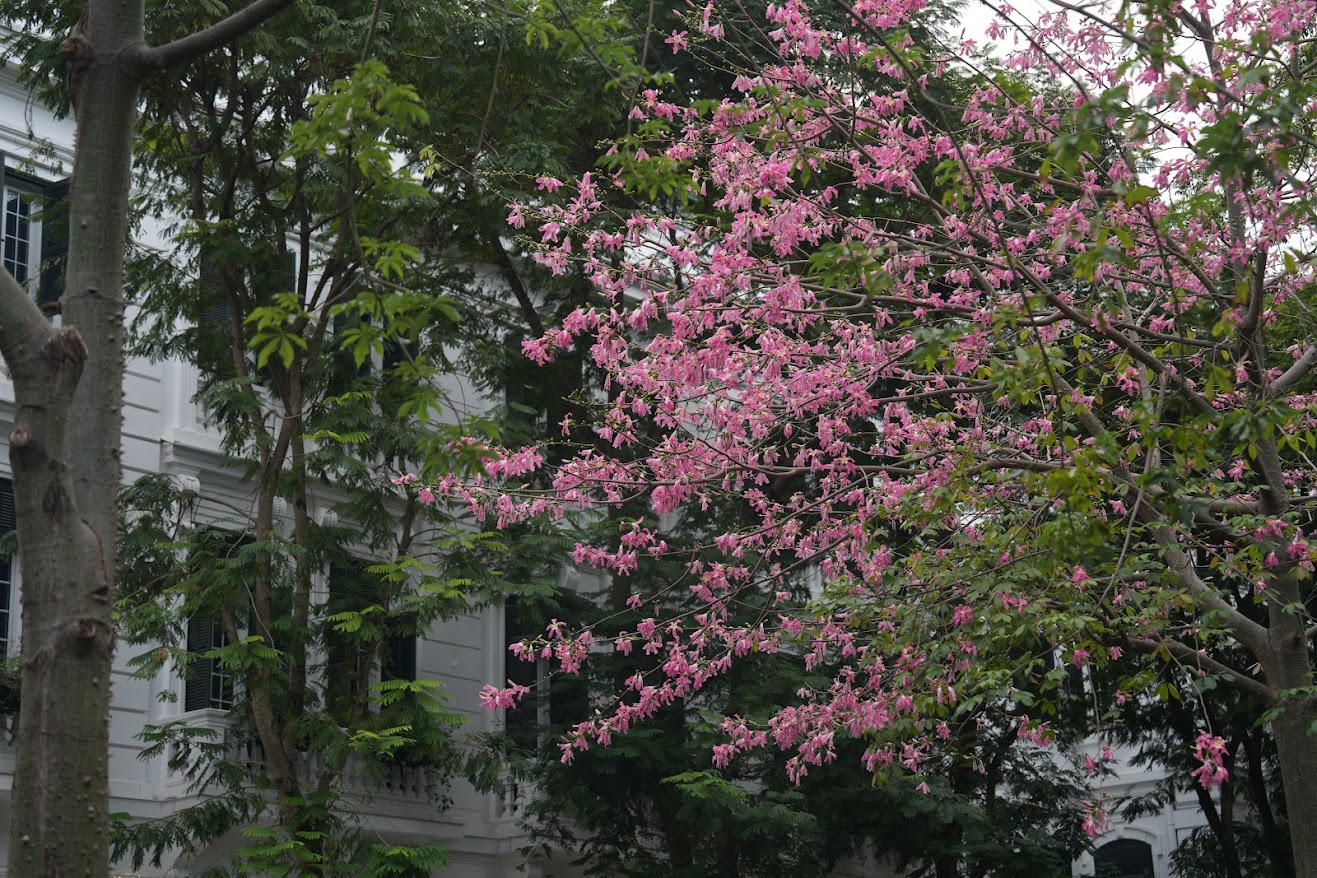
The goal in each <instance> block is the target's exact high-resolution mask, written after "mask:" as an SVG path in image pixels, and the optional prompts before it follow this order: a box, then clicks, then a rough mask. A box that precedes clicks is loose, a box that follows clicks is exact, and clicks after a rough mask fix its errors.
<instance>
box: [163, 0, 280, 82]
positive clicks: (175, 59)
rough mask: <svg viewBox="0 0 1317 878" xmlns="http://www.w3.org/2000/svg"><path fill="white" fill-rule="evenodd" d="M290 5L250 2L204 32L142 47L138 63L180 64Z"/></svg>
mask: <svg viewBox="0 0 1317 878" xmlns="http://www.w3.org/2000/svg"><path fill="white" fill-rule="evenodd" d="M292 4H293V0H254V2H252V3H250V4H248V5H247V6H244V7H243V8H242V9H239V10H238V11H237V12H235V13H233V14H232V15H230V16H229V17H227V18H224V19H221V20H220V21H217V22H215V23H214V24H212V25H211V26H210V27H208V28H205V29H204V30H199V31H197V32H196V33H194V34H189V35H188V36H186V37H182V38H181V39H177V40H174V41H173V42H170V43H165V44H164V45H163V46H142V47H141V50H140V51H139V52H138V62H139V63H140V64H141V65H142V67H143V68H145V69H147V70H163V69H164V68H166V67H173V66H175V65H178V64H184V63H186V62H188V61H191V60H193V59H194V58H199V57H201V56H202V55H204V54H206V53H207V52H209V51H211V50H212V49H217V48H219V47H220V46H222V45H224V44H225V43H227V42H229V41H230V40H233V39H236V38H238V37H240V36H242V35H243V34H245V33H247V32H248V31H250V30H252V29H254V28H256V27H258V26H260V25H261V24H262V23H264V22H265V21H266V20H267V19H269V18H270V17H271V16H273V15H274V14H275V13H277V12H280V11H282V10H283V9H285V8H286V7H288V6H291V5H292Z"/></svg>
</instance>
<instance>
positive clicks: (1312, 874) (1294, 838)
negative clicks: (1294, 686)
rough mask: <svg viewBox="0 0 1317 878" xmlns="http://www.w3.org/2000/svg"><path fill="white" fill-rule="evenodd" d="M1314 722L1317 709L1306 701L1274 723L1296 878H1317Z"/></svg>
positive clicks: (1292, 708) (1316, 761)
mask: <svg viewBox="0 0 1317 878" xmlns="http://www.w3.org/2000/svg"><path fill="white" fill-rule="evenodd" d="M1314 720H1317V709H1314V708H1313V705H1312V704H1311V703H1309V702H1308V701H1307V700H1306V699H1305V701H1304V702H1303V705H1302V707H1300V706H1299V705H1298V704H1294V705H1291V707H1290V709H1288V710H1286V711H1285V713H1284V715H1282V716H1281V717H1280V718H1279V719H1277V720H1276V721H1275V722H1273V723H1272V731H1273V732H1274V733H1275V735H1276V752H1277V754H1278V755H1279V757H1280V776H1281V786H1282V788H1283V789H1284V791H1285V809H1286V812H1287V813H1288V815H1289V824H1290V844H1291V847H1292V849H1293V853H1294V875H1295V878H1317V832H1313V830H1312V828H1313V827H1314V826H1317V737H1314V736H1313V735H1310V734H1308V727H1309V726H1310V725H1311V724H1312V723H1313V722H1314Z"/></svg>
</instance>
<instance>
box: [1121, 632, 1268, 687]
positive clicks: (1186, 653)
mask: <svg viewBox="0 0 1317 878" xmlns="http://www.w3.org/2000/svg"><path fill="white" fill-rule="evenodd" d="M1123 640H1124V645H1125V646H1126V647H1127V648H1129V649H1132V650H1134V651H1135V652H1140V653H1143V654H1144V655H1154V654H1156V653H1157V652H1159V651H1161V650H1163V649H1164V650H1166V652H1167V653H1169V654H1170V656H1171V657H1172V658H1174V659H1175V660H1176V661H1177V662H1178V663H1179V664H1181V665H1187V666H1189V667H1193V668H1197V669H1199V670H1202V671H1207V672H1209V673H1212V674H1218V675H1220V676H1222V677H1224V678H1225V679H1226V682H1228V683H1229V684H1230V685H1231V686H1233V687H1235V688H1236V689H1238V690H1239V691H1240V692H1243V693H1244V694H1246V695H1249V696H1251V697H1253V698H1256V699H1258V700H1259V701H1261V702H1262V703H1263V704H1270V703H1271V702H1272V701H1273V700H1274V699H1275V697H1276V693H1275V691H1274V690H1273V689H1272V688H1271V687H1270V686H1268V685H1267V684H1266V683H1263V682H1262V681H1261V680H1259V679H1257V678H1256V677H1253V676H1250V675H1249V674H1246V673H1244V672H1243V671H1240V670H1238V669H1236V668H1232V667H1230V666H1229V665H1226V664H1222V663H1221V662H1219V661H1217V660H1216V659H1214V658H1211V657H1210V656H1208V655H1207V653H1206V652H1204V651H1202V650H1198V649H1194V648H1193V647H1192V646H1189V645H1188V644H1187V643H1181V642H1180V641H1178V640H1170V639H1167V640H1148V639H1145V638H1142V637H1129V636H1126V637H1124V638H1123Z"/></svg>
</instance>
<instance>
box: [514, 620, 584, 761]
mask: <svg viewBox="0 0 1317 878" xmlns="http://www.w3.org/2000/svg"><path fill="white" fill-rule="evenodd" d="M545 621H546V620H545V619H544V618H543V616H542V614H537V613H536V612H535V609H534V608H533V607H530V606H527V605H525V604H524V603H523V602H521V601H518V600H517V599H516V598H509V599H508V601H507V603H506V604H504V607H503V670H504V672H503V680H501V681H499V683H500V685H507V682H506V681H511V682H512V683H515V684H517V685H520V686H525V687H527V688H528V689H530V694H529V695H527V696H526V697H525V698H524V699H522V701H521V703H520V704H518V705H517V706H516V707H513V708H510V709H509V710H507V711H506V712H505V713H504V715H503V725H504V728H505V729H506V730H507V733H508V736H509V737H510V738H512V741H513V743H514V744H516V745H517V746H518V747H520V748H523V749H527V750H534V749H537V748H538V747H540V746H541V745H542V744H543V743H544V742H545V740H546V738H548V737H556V732H555V731H554V730H556V729H561V728H565V727H567V726H572V725H575V724H576V723H579V722H581V721H582V720H584V719H585V717H586V715H587V713H588V708H589V698H588V689H587V688H586V685H585V682H584V680H583V679H582V678H580V677H577V676H573V675H568V674H553V673H550V670H549V663H548V662H547V661H546V660H544V659H539V660H537V661H533V662H528V661H522V660H521V659H519V658H517V656H515V655H513V654H512V651H511V650H510V649H509V647H510V646H512V644H514V643H520V642H521V641H523V640H527V639H531V638H534V637H538V636H539V635H541V634H543V633H544V622H545ZM546 732H548V734H547V735H546V734H545V733H546Z"/></svg>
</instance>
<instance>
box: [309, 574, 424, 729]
mask: <svg viewBox="0 0 1317 878" xmlns="http://www.w3.org/2000/svg"><path fill="white" fill-rule="evenodd" d="M380 585H381V584H380V582H379V581H378V580H377V579H376V578H375V577H373V576H371V574H370V573H368V572H367V571H366V565H365V564H364V563H362V562H360V561H353V562H351V563H348V564H331V565H330V566H329V600H328V601H327V602H326V604H325V613H326V615H333V614H336V613H360V612H361V611H363V610H365V609H366V608H367V607H370V606H374V605H377V604H378V603H379V600H380ZM366 620H369V622H367V621H366ZM367 624H374V625H377V626H379V629H378V630H376V631H375V632H371V633H368V632H365V631H360V630H359V631H357V632H346V631H337V630H335V629H334V626H333V625H332V624H330V625H329V626H328V627H327V629H326V630H325V634H324V648H325V685H324V693H325V709H326V710H327V711H328V712H329V713H330V714H331V715H333V716H337V717H340V718H346V717H347V716H348V715H350V713H351V710H352V698H353V696H354V695H355V694H357V693H356V686H357V683H358V682H359V681H361V679H362V675H363V673H364V674H367V675H368V676H369V675H373V673H374V671H375V670H376V667H371V668H366V667H365V664H366V661H367V660H368V656H369V646H370V642H371V640H373V639H375V638H379V640H378V643H379V646H378V648H377V650H376V653H377V656H378V662H379V663H378V666H377V667H378V670H379V678H378V679H380V680H415V679H416V636H415V635H414V634H413V633H412V630H414V629H409V627H408V626H407V624H406V623H405V622H403V621H402V620H399V619H397V618H396V617H390V616H388V615H386V614H378V613H374V614H371V615H369V616H367V617H365V618H364V619H363V625H362V627H363V628H364V627H365V626H366V625H367ZM363 635H364V636H363Z"/></svg>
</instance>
